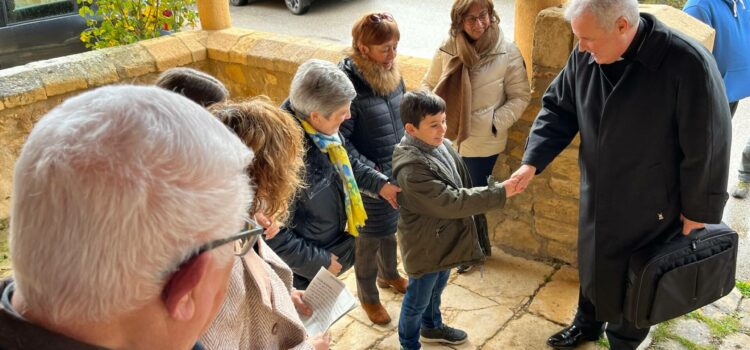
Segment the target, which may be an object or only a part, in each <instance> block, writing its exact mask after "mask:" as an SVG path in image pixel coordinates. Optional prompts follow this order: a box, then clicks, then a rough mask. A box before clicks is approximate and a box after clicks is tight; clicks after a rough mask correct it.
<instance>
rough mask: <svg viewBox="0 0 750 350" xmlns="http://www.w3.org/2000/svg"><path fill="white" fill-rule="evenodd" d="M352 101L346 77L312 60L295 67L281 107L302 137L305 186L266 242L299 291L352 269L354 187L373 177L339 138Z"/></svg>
mask: <svg viewBox="0 0 750 350" xmlns="http://www.w3.org/2000/svg"><path fill="white" fill-rule="evenodd" d="M355 96H356V92H355V90H354V86H353V85H352V83H351V81H349V78H347V76H346V74H344V72H342V71H341V70H340V69H339V68H338V67H336V66H335V65H334V64H333V63H330V62H327V61H321V60H315V59H313V60H309V61H307V62H305V63H303V64H302V65H301V66H300V67H299V69H298V70H297V73H296V74H295V76H294V79H292V85H291V87H290V91H289V98H288V99H287V100H286V101H284V103H283V104H282V109H285V110H286V111H288V112H289V113H290V114H291V115H292V116H293V118H295V120H296V122H298V123H299V125H300V126H301V132H304V133H305V145H306V147H305V149H306V150H307V151H306V153H305V156H304V163H305V183H306V184H307V187H306V188H305V189H303V190H302V191H300V192H299V193H297V195H296V196H295V198H294V200H293V201H292V205H291V208H293V209H292V213H291V215H290V218H291V219H290V220H289V224H288V225H287V226H285V227H282V228H281V230H280V231H279V233H278V234H277V235H276V236H275V237H274V238H273V239H269V240H268V241H267V243H268V245H269V246H270V247H271V248H272V249H273V250H274V251H275V252H276V254H278V255H279V256H280V257H281V259H282V260H284V262H286V263H287V264H288V265H289V267H291V268H292V271H293V272H294V283H293V284H294V287H295V288H297V289H305V288H306V287H307V285H308V284H309V283H310V280H312V278H313V277H315V274H316V273H317V272H318V270H320V268H321V267H323V268H325V269H328V270H329V271H331V272H332V273H333V274H335V275H338V274H340V273H342V272H344V271H346V270H348V269H349V268H350V267H351V266H352V265H353V264H354V237H355V236H357V235H358V234H359V232H358V229H359V228H361V227H362V226H363V225H364V222H365V220H366V219H367V214H366V213H365V210H364V206H363V204H362V197H361V195H360V193H359V187H358V186H357V182H359V183H360V184H363V183H367V181H372V180H370V179H374V178H376V177H377V174H374V173H373V172H374V170H372V169H371V168H368V167H365V166H364V165H363V164H362V163H361V162H359V160H357V159H353V158H350V157H349V155H348V154H347V153H346V150H345V148H344V146H343V144H342V142H343V141H342V140H343V138H341V136H340V135H339V127H340V126H341V123H343V122H344V120H347V119H349V118H350V117H351V114H350V112H349V107H350V106H351V101H352V99H354V97H355ZM302 130H303V131H302ZM363 186H364V185H363Z"/></svg>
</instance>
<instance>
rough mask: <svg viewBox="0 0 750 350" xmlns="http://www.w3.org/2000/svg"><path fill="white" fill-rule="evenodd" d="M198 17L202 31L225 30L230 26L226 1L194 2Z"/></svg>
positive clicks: (206, 0)
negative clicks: (196, 6)
mask: <svg viewBox="0 0 750 350" xmlns="http://www.w3.org/2000/svg"><path fill="white" fill-rule="evenodd" d="M196 3H197V5H198V16H200V19H201V27H202V28H203V29H204V30H220V29H227V28H229V27H231V26H232V18H231V17H230V16H229V1H227V0H196Z"/></svg>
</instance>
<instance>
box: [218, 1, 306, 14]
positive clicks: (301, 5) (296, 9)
mask: <svg viewBox="0 0 750 350" xmlns="http://www.w3.org/2000/svg"><path fill="white" fill-rule="evenodd" d="M257 1H258V0H229V3H230V4H232V5H234V6H244V5H247V4H252V3H254V2H257ZM313 1H314V0H284V2H285V3H286V8H288V9H289V11H291V12H292V13H293V14H295V15H304V14H305V13H306V12H307V10H309V9H310V5H312V3H313Z"/></svg>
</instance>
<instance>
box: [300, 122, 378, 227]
mask: <svg viewBox="0 0 750 350" xmlns="http://www.w3.org/2000/svg"><path fill="white" fill-rule="evenodd" d="M297 119H299V121H300V122H301V123H302V128H304V129H305V132H306V133H307V134H308V135H310V137H311V138H312V140H313V141H314V142H315V145H316V146H318V149H319V150H320V151H321V152H323V153H328V158H329V159H330V160H331V164H333V165H334V166H335V167H336V171H337V172H338V173H339V177H341V181H343V182H344V195H345V197H346V198H345V201H344V203H345V204H346V219H347V220H346V225H347V231H348V232H349V234H350V235H352V236H354V237H357V236H359V230H358V228H359V227H362V226H365V220H367V212H366V211H365V205H364V204H363V203H362V196H361V195H360V194H359V187H358V186H357V181H356V180H354V173H353V172H352V165H351V163H349V155H348V154H347V153H346V149H345V148H344V146H343V145H342V144H341V139H340V138H339V136H338V135H332V136H329V135H325V134H321V133H319V132H318V131H317V130H315V128H313V127H312V125H310V123H308V122H306V121H305V120H303V119H302V118H299V117H298V118H297Z"/></svg>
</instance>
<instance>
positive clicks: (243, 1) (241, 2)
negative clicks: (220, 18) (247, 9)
mask: <svg viewBox="0 0 750 350" xmlns="http://www.w3.org/2000/svg"><path fill="white" fill-rule="evenodd" d="M229 3H230V4H232V6H245V5H247V0H229Z"/></svg>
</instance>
